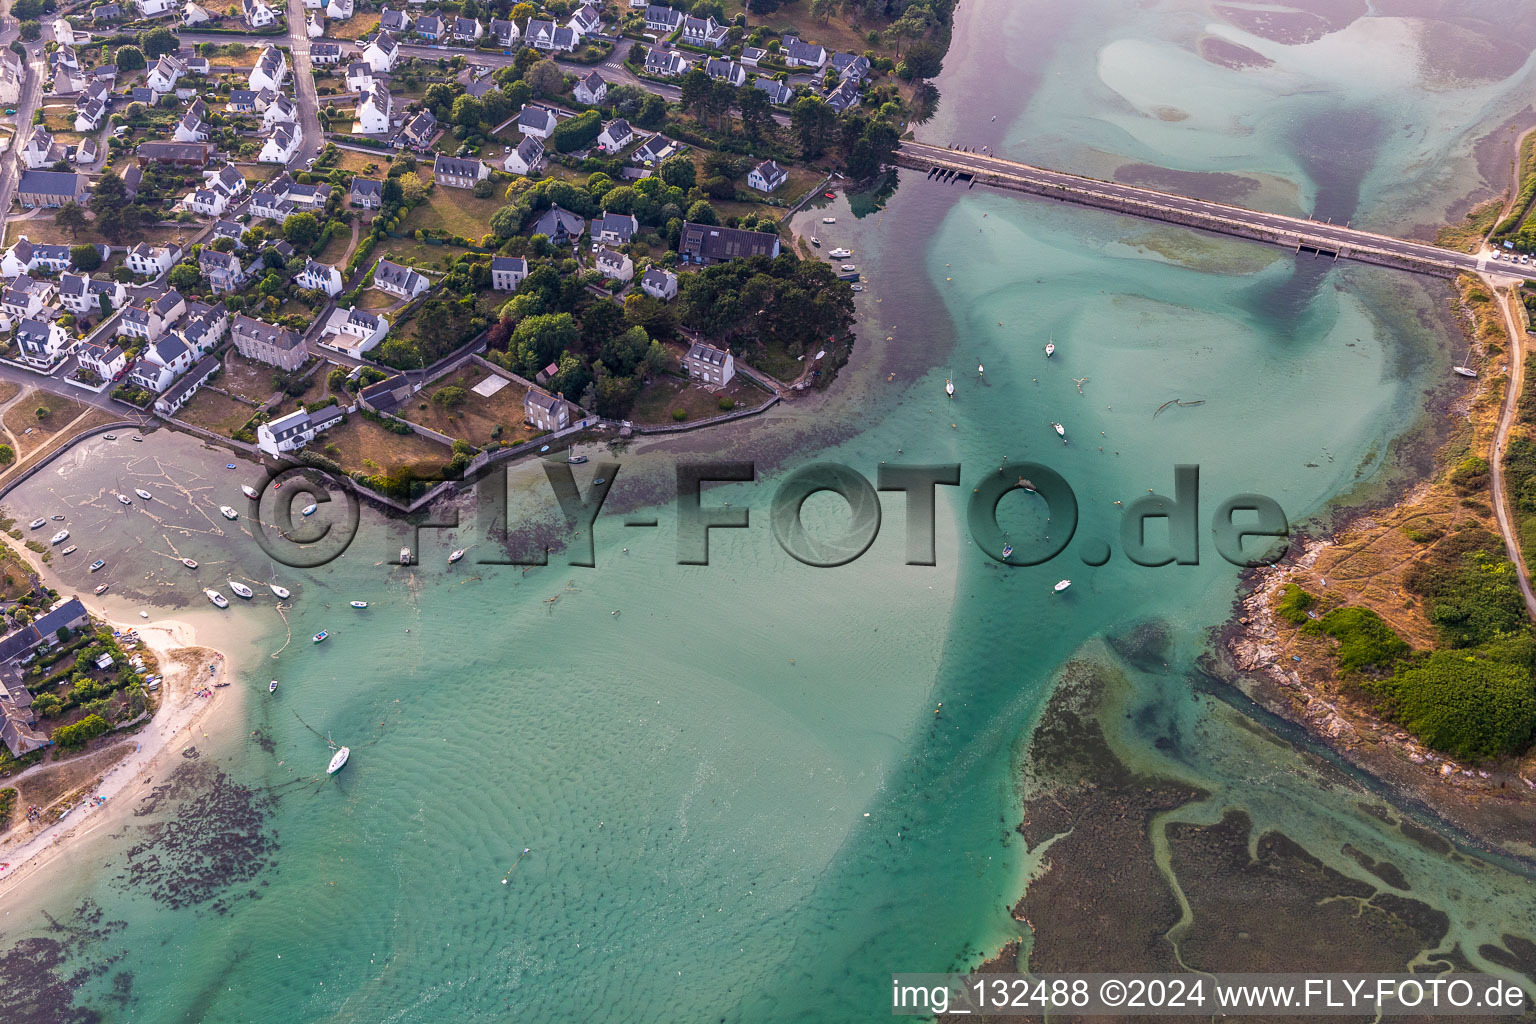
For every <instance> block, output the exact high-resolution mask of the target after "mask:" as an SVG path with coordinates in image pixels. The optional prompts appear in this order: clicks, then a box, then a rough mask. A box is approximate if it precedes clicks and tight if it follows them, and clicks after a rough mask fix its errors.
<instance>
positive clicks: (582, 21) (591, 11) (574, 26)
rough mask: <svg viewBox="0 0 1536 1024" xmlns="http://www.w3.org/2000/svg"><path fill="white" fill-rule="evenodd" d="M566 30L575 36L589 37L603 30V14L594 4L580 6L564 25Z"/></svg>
mask: <svg viewBox="0 0 1536 1024" xmlns="http://www.w3.org/2000/svg"><path fill="white" fill-rule="evenodd" d="M565 26H566V28H569V29H570V30H571V31H572V32H575V33H576V35H577V36H590V35H592V34H593V33H595V32H601V31H602V30H603V12H602V10H601V9H599V8H598V6H597V5H596V4H592V3H586V4H582V5H581V6H580V7H578V8H577V9H576V13H574V14H572V15H571V20H570V21H567V22H566V23H565Z"/></svg>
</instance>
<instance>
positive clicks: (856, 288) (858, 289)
mask: <svg viewBox="0 0 1536 1024" xmlns="http://www.w3.org/2000/svg"><path fill="white" fill-rule="evenodd" d="M848 287H849V289H850V290H851V291H856V292H861V291H863V290H864V286H863V285H861V284H854V285H849V286H848Z"/></svg>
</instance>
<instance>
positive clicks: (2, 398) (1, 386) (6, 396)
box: [0, 380, 21, 405]
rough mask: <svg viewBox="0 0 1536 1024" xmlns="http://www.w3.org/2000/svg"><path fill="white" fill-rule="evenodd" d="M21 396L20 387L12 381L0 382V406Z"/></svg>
mask: <svg viewBox="0 0 1536 1024" xmlns="http://www.w3.org/2000/svg"><path fill="white" fill-rule="evenodd" d="M19 394H21V385H20V384H17V383H16V382H15V381H13V380H0V405H3V404H5V403H6V402H9V401H10V400H11V399H13V398H15V397H16V396H17V395H19Z"/></svg>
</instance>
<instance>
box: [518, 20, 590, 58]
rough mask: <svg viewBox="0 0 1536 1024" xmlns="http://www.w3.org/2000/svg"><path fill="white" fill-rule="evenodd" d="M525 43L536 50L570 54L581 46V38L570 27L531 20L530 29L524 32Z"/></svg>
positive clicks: (529, 21) (529, 22)
mask: <svg viewBox="0 0 1536 1024" xmlns="http://www.w3.org/2000/svg"><path fill="white" fill-rule="evenodd" d="M523 41H524V42H525V43H527V44H528V45H529V46H531V47H533V48H534V49H535V50H547V51H551V52H555V51H558V52H561V53H570V52H571V51H573V50H575V49H576V47H578V46H580V45H581V36H579V35H577V34H576V31H575V30H574V29H572V28H570V27H569V26H565V25H556V24H555V23H554V22H552V21H544V20H543V19H540V18H529V19H528V27H527V28H526V29H524V30H523Z"/></svg>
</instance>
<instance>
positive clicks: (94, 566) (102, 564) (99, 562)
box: [91, 558, 107, 572]
mask: <svg viewBox="0 0 1536 1024" xmlns="http://www.w3.org/2000/svg"><path fill="white" fill-rule="evenodd" d="M106 567H107V563H106V560H105V559H101V558H98V559H96V561H94V562H92V563H91V572H95V571H96V570H98V569H105V568H106Z"/></svg>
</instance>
